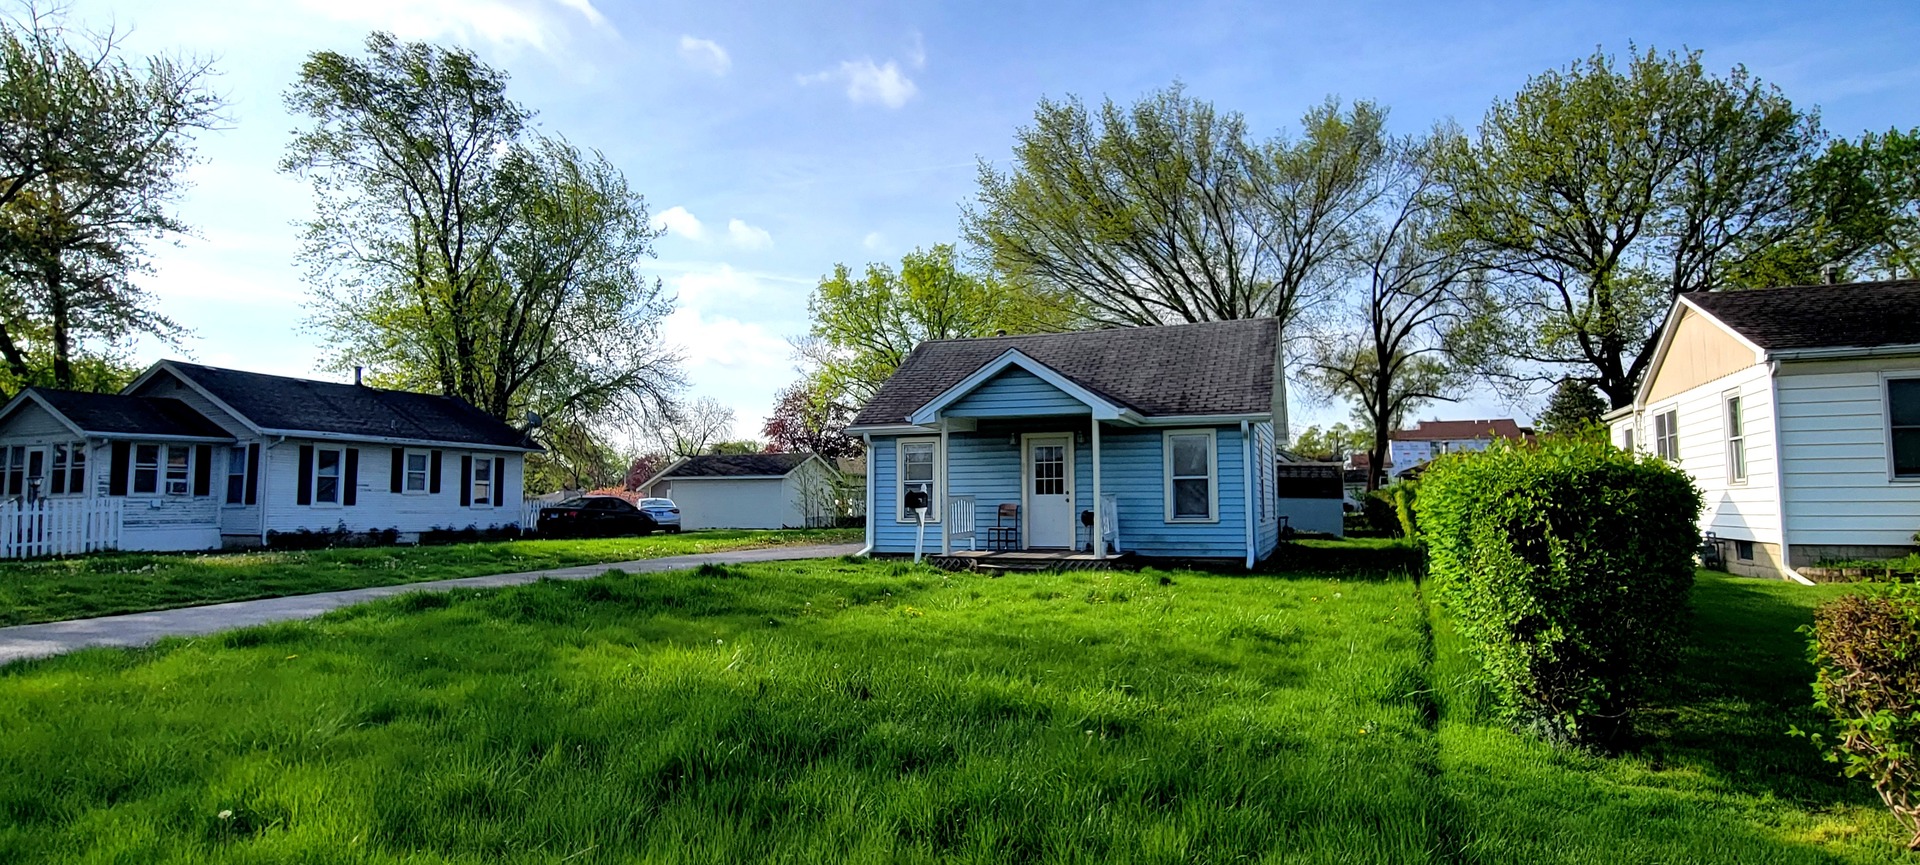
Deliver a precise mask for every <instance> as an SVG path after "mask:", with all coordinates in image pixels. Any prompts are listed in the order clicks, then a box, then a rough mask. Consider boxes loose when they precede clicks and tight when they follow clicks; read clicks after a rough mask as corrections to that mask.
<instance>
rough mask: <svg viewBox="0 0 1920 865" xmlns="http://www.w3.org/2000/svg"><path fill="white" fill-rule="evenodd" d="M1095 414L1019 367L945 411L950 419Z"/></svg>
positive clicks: (1008, 369)
mask: <svg viewBox="0 0 1920 865" xmlns="http://www.w3.org/2000/svg"><path fill="white" fill-rule="evenodd" d="M1092 413H1093V410H1092V409H1091V408H1089V407H1088V406H1087V404H1086V403H1083V402H1081V401H1079V400H1077V399H1074V398H1073V397H1071V396H1068V395H1067V394H1066V393H1065V392H1063V391H1061V390H1060V389H1059V388H1057V387H1054V386H1053V385H1050V384H1047V383H1046V381H1045V380H1043V379H1041V378H1040V377H1039V376H1037V375H1034V374H1033V373H1030V372H1027V371H1026V370H1024V369H1020V368H1019V367H1008V368H1007V369H1006V370H1003V371H1002V372H1001V373H1000V374H999V375H996V376H994V377H993V378H992V379H989V380H988V381H987V383H985V384H983V385H981V386H979V387H977V388H975V389H974V391H973V392H972V393H970V394H967V395H966V396H964V397H961V398H960V400H959V401H957V402H955V403H953V404H952V405H949V406H947V408H946V409H945V411H944V412H943V414H945V415H946V416H948V417H976V418H977V417H1039V416H1043V415H1063V414H1092ZM1003 441H1004V440H1003Z"/></svg>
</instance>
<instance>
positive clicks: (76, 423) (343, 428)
mask: <svg viewBox="0 0 1920 865" xmlns="http://www.w3.org/2000/svg"><path fill="white" fill-rule="evenodd" d="M536 449H537V448H535V447H534V446H533V445H531V444H530V443H529V442H528V440H527V437H526V434H525V433H524V432H522V431H520V430H517V429H514V428H513V427H511V426H509V425H507V424H505V423H502V422H501V421H499V420H496V419H494V418H492V417H490V416H488V415H486V414H485V413H483V412H481V411H480V410H478V409H476V408H474V407H473V406H471V405H469V404H467V403H466V402H463V401H461V400H458V399H452V398H448V397H441V396H432V395H428V394H420V393H410V392H407V391H396V390H382V389H379V388H372V387H365V386H362V385H357V384H339V383H334V382H322V381H310V380H307V379H297V378H285V377H282V376H273V375H262V374H259V373H251V372H241V371H239V370H231V369H221V368H218V367H211V366H200V365H197V364H190V363H182V362H179V361H161V362H159V363H157V364H154V365H153V366H152V367H151V368H149V369H148V370H147V371H146V372H145V373H143V374H142V375H141V376H140V377H139V378H138V379H137V380H135V381H134V383H133V384H131V385H129V386H128V387H127V388H126V390H124V391H123V392H121V393H118V394H93V393H80V392H75V391H62V390H52V389H46V388H28V389H26V390H24V391H22V392H21V393H19V394H18V395H16V396H15V397H14V398H13V399H12V400H10V401H8V402H7V404H6V406H5V407H4V408H0V501H4V502H6V503H7V507H8V508H10V509H11V510H9V511H8V513H11V514H14V515H15V516H14V517H12V520H13V523H14V524H13V525H11V526H10V528H9V532H10V534H9V537H8V538H7V539H0V540H5V541H6V544H7V545H8V546H9V550H11V552H9V554H13V555H19V554H22V553H21V552H19V550H25V554H42V553H51V552H78V551H82V550H91V549H108V548H118V549H126V550H201V549H217V548H220V547H222V546H257V545H261V544H264V543H267V542H268V540H269V538H270V537H271V536H272V535H273V534H274V533H282V532H297V531H301V530H307V531H338V530H341V529H345V530H346V531H349V532H377V531H382V530H387V529H393V530H396V531H397V532H398V533H399V538H400V539H401V540H413V539H415V538H417V536H418V534H419V533H420V532H423V531H426V530H429V529H435V528H454V529H460V528H467V527H477V528H489V527H505V526H510V525H517V524H518V523H519V522H520V519H521V517H520V511H521V475H522V462H523V460H524V457H525V455H526V454H527V453H528V452H530V451H533V450H536ZM21 514H27V515H29V516H31V515H37V516H33V520H34V522H33V524H32V527H31V529H30V530H24V531H23V530H21V529H20V525H22V524H24V522H23V521H25V520H26V519H27V518H26V517H24V516H20V515H21ZM79 535H85V536H86V537H83V538H79V539H78V540H74V538H73V537H67V536H79ZM61 537H66V538H67V540H70V541H73V543H72V544H69V546H70V547H72V548H55V547H56V546H58V545H56V544H54V543H53V540H54V539H57V538H61ZM63 543H64V541H63Z"/></svg>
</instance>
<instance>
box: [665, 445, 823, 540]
mask: <svg viewBox="0 0 1920 865" xmlns="http://www.w3.org/2000/svg"><path fill="white" fill-rule="evenodd" d="M833 479H834V469H833V467H832V466H829V465H827V463H826V461H824V460H822V459H820V458H819V457H818V456H816V455H814V454H726V455H719V454H703V455H701V456H694V457H687V458H685V459H681V460H677V461H675V462H674V463H673V464H672V465H669V466H667V468H666V469H665V470H664V471H662V472H660V473H659V474H658V475H655V476H654V477H653V478H652V479H651V480H649V481H647V482H646V483H645V484H643V485H642V486H641V488H640V489H641V491H642V493H643V494H645V495H648V496H654V497H658V498H663V499H672V500H673V503H674V504H675V505H678V506H679V508H680V527H681V528H682V529H686V530H689V531H691V530H694V529H780V528H804V527H809V526H822V525H827V524H829V523H830V522H831V520H832V519H833V516H834V513H835V508H834V500H833V496H834V483H833Z"/></svg>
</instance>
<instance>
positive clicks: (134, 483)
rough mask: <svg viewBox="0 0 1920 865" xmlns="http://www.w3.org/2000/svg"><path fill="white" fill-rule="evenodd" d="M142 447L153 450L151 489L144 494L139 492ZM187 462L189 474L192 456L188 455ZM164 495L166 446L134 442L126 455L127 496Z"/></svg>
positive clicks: (165, 486)
mask: <svg viewBox="0 0 1920 865" xmlns="http://www.w3.org/2000/svg"><path fill="white" fill-rule="evenodd" d="M143 447H150V448H153V453H154V457H153V489H151V490H148V491H146V492H141V491H140V449H141V448H143ZM187 462H188V466H187V470H188V473H189V474H191V473H192V470H193V466H192V462H193V457H192V455H188V457H187ZM166 494H167V446H166V445H163V444H152V443H146V442H135V443H134V444H133V445H132V446H131V448H130V453H128V454H127V495H129V496H164V495H166Z"/></svg>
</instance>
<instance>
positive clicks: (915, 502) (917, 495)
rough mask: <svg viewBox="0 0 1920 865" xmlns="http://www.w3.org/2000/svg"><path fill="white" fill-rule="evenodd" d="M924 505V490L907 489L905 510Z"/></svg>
mask: <svg viewBox="0 0 1920 865" xmlns="http://www.w3.org/2000/svg"><path fill="white" fill-rule="evenodd" d="M926 506H927V492H926V490H907V510H919V509H921V508H924V507H926Z"/></svg>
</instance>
